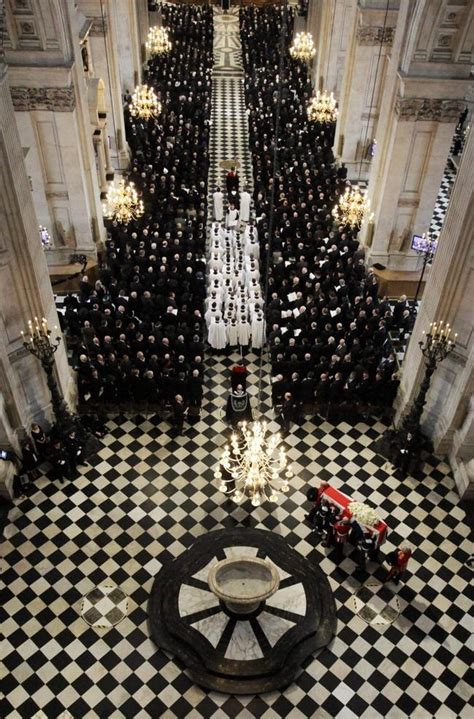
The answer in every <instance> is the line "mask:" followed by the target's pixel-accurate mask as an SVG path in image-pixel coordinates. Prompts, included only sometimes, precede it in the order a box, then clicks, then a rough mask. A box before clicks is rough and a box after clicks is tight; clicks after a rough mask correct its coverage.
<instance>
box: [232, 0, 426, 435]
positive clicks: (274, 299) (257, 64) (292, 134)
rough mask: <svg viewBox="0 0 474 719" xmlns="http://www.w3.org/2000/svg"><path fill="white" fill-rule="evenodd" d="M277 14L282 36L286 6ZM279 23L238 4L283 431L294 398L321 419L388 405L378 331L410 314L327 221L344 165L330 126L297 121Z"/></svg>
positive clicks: (389, 374) (385, 347)
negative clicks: (381, 294)
mask: <svg viewBox="0 0 474 719" xmlns="http://www.w3.org/2000/svg"><path fill="white" fill-rule="evenodd" d="M287 20H288V22H287V32H286V37H287V38H291V36H292V26H293V15H292V13H291V11H290V12H289V13H288V17H287ZM284 22H285V21H284V10H283V9H282V8H281V7H274V6H271V7H265V8H259V9H256V8H255V7H247V8H244V9H241V10H240V30H241V41H242V57H243V63H244V70H245V95H246V103H247V108H248V112H249V133H250V147H251V153H252V162H253V171H254V203H255V208H256V214H257V229H258V236H259V239H260V243H261V251H260V259H261V262H262V265H263V267H262V276H265V269H264V268H265V266H266V261H267V253H268V252H270V253H271V255H270V262H269V277H268V302H267V308H266V311H267V336H268V342H269V347H270V352H271V360H272V374H273V377H272V379H273V385H272V386H273V400H274V402H275V403H276V404H282V405H283V412H284V415H285V409H286V410H287V411H286V416H284V424H285V425H286V427H288V426H289V423H290V421H291V420H292V419H298V415H299V413H300V412H301V408H302V406H303V405H304V404H311V403H314V404H315V405H316V406H317V409H318V410H319V411H320V412H321V413H322V414H324V415H325V414H326V413H327V412H329V413H331V411H332V412H333V413H334V412H340V411H341V409H342V411H344V412H345V414H346V416H347V412H346V410H347V409H348V408H350V407H352V408H354V409H356V408H357V407H359V408H360V406H364V407H365V406H368V405H373V404H376V403H380V404H383V405H386V406H389V405H391V403H392V401H393V398H394V394H395V393H396V389H397V386H398V379H397V375H396V374H395V372H396V368H397V363H396V357H395V354H394V353H393V352H392V346H391V343H390V338H389V332H393V331H395V332H401V333H404V332H405V331H407V330H409V329H410V324H411V321H412V318H411V315H410V311H409V307H408V302H407V300H406V297H403V298H401V299H400V301H399V302H397V304H396V306H395V310H394V311H392V308H391V305H390V304H389V302H388V299H387V298H383V299H379V298H378V282H377V277H376V275H375V274H374V272H373V271H372V270H368V271H367V270H366V268H365V262H364V251H363V249H362V248H361V247H360V245H359V242H358V240H357V229H355V230H351V229H350V228H348V227H345V226H341V225H337V224H336V223H335V221H334V217H333V215H332V212H331V211H332V209H333V208H334V206H335V205H336V204H337V202H338V200H339V197H340V196H341V195H342V194H343V192H344V190H345V187H346V169H345V168H344V167H343V166H341V167H338V166H337V165H336V164H335V161H334V156H333V152H332V144H333V132H334V129H333V127H332V126H325V125H321V124H319V123H315V122H311V121H309V119H308V116H307V111H306V108H307V106H308V103H309V100H310V98H311V94H312V87H311V82H310V79H309V74H308V71H307V67H306V65H305V64H304V63H302V62H301V61H297V60H294V59H292V58H291V56H290V54H289V43H288V42H287V44H286V48H285V52H284V53H283V56H282V53H281V52H280V50H281V44H280V38H281V35H282V23H284ZM285 24H286V23H285ZM280 75H281V77H279V76H280ZM279 79H280V80H282V82H281V88H282V89H281V103H280V119H279V132H278V137H277V138H276V139H275V126H276V113H277V108H278V104H279V103H278V98H279ZM275 143H276V145H277V165H276V173H275V174H274V149H275ZM272 194H273V197H274V216H273V227H272V228H271V227H270V226H269V223H270V206H271V199H272ZM270 230H272V232H271V246H269V243H270Z"/></svg>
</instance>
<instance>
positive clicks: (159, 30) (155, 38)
mask: <svg viewBox="0 0 474 719" xmlns="http://www.w3.org/2000/svg"><path fill="white" fill-rule="evenodd" d="M146 49H147V50H148V52H149V53H150V55H166V53H167V52H169V51H170V50H171V41H170V39H169V37H168V31H167V30H166V29H165V28H164V27H159V26H158V25H154V26H153V27H151V28H150V30H149V32H148V39H147V42H146Z"/></svg>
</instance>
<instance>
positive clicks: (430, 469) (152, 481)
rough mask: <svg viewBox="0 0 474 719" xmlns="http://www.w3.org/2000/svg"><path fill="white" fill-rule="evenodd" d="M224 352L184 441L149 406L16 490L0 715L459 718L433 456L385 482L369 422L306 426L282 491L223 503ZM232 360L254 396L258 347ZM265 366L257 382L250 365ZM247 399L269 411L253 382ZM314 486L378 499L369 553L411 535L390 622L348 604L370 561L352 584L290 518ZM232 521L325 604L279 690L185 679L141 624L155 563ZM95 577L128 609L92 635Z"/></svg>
mask: <svg viewBox="0 0 474 719" xmlns="http://www.w3.org/2000/svg"><path fill="white" fill-rule="evenodd" d="M237 357H238V355H236V354H232V355H228V356H223V355H216V356H213V357H210V358H209V359H208V363H207V377H206V387H207V391H206V394H205V399H204V404H203V411H202V414H201V419H200V421H199V422H198V423H197V424H196V425H195V426H194V427H188V428H187V429H186V431H185V433H184V435H183V436H181V437H178V438H177V439H173V438H172V435H171V431H170V426H169V425H168V424H167V423H166V422H163V421H160V420H159V418H157V417H154V416H146V417H144V416H135V417H124V416H119V417H114V418H112V419H110V421H109V429H110V433H109V434H108V435H107V436H106V438H105V439H104V447H103V449H102V450H101V452H100V454H99V458H98V460H97V462H96V463H95V465H94V466H93V467H87V466H86V467H82V468H81V470H80V472H81V474H80V477H79V478H78V479H76V480H74V481H73V482H71V483H69V484H65V485H56V484H55V483H54V482H53V481H51V480H50V479H49V478H48V477H47V476H43V477H41V478H40V479H39V480H38V482H37V485H36V490H35V491H34V493H33V494H31V496H28V497H26V498H24V499H19V500H17V501H16V502H15V504H14V506H13V508H12V509H11V511H10V513H9V516H8V520H7V524H6V528H5V541H4V542H3V544H2V569H3V572H2V577H3V582H4V588H3V597H4V599H3V606H2V610H1V615H2V616H1V619H2V627H3V633H4V641H3V646H2V649H3V651H2V655H3V662H4V675H3V682H2V689H3V692H4V695H5V699H4V700H3V704H2V706H1V708H0V716H1V717H2V718H4V719H31V718H32V717H34V716H35V714H36V713H37V712H39V711H40V710H41V711H42V712H43V714H42V715H38V716H43V717H44V716H46V717H47V719H56V717H58V716H60V715H61V713H62V712H64V711H65V710H67V711H68V712H69V715H68V714H65V715H64V716H72V717H73V718H74V719H82V718H83V717H87V718H88V719H89V718H90V719H95V718H96V717H99V718H100V719H102V718H104V719H123V718H125V719H157V718H158V717H165V718H166V719H174V718H176V719H184V718H188V717H189V719H191V718H192V719H200V718H201V717H202V718H203V719H211V718H212V719H226V718H227V717H232V718H234V717H235V718H238V719H244V718H245V719H248V718H249V717H264V718H265V719H270V718H271V719H273V718H278V717H291V719H303V718H305V717H318V718H319V717H339V718H340V719H352V718H353V717H354V718H355V717H363V718H364V719H376V718H377V717H391V718H392V719H395V718H396V719H398V718H399V717H404V716H410V717H417V718H418V717H420V718H425V717H426V719H428V717H439V719H450V718H453V719H454V717H468V716H470V710H469V709H468V702H469V697H470V690H469V684H468V680H467V672H468V668H469V662H470V653H469V650H468V648H467V641H468V639H469V633H470V620H469V612H470V610H471V600H470V596H469V589H468V587H469V582H470V580H471V569H469V568H468V566H467V565H466V562H467V561H468V558H469V553H470V551H471V548H470V543H469V540H468V534H469V528H468V524H467V522H466V519H465V515H464V512H463V511H462V510H461V509H460V508H459V507H458V497H457V495H456V493H455V491H454V483H453V480H452V478H451V477H450V474H449V468H448V466H447V465H446V464H445V463H444V462H441V461H439V460H438V459H435V458H434V457H433V458H431V459H430V461H429V463H427V464H425V466H424V467H423V471H422V473H420V475H419V476H418V477H409V478H408V479H407V480H405V481H400V480H399V479H398V478H397V477H396V475H395V474H394V472H393V470H392V468H391V467H389V466H387V465H386V464H385V462H384V460H383V459H382V458H381V457H380V456H378V455H377V454H375V453H374V452H373V450H372V447H373V444H374V441H375V440H376V439H377V437H378V436H379V434H380V432H381V431H382V430H383V427H382V425H380V424H378V423H376V424H373V425H371V426H369V425H366V424H358V425H356V426H355V427H351V426H349V425H347V424H344V423H342V424H339V425H338V426H332V425H330V424H328V423H327V422H321V421H319V422H316V423H314V422H312V421H306V422H305V423H304V424H303V426H302V427H299V428H295V429H294V431H293V432H292V433H291V434H290V435H289V436H288V438H287V440H286V442H287V446H288V450H289V456H290V459H291V462H292V467H293V469H294V471H295V479H294V482H293V483H292V487H291V491H290V492H289V494H288V496H287V497H285V499H284V500H283V501H282V503H281V504H280V505H278V506H277V507H271V506H269V505H266V506H263V507H261V508H258V509H257V510H254V511H253V512H252V513H251V514H249V513H248V512H247V510H246V508H244V507H236V508H232V507H231V508H230V509H229V507H228V506H227V504H226V503H225V502H224V499H223V497H222V495H220V494H219V492H218V491H217V490H216V488H215V486H214V483H213V468H214V467H215V464H216V461H217V459H218V457H219V452H220V446H221V445H222V442H223V432H224V429H225V426H224V423H223V421H222V415H223V408H224V404H225V399H226V394H227V390H228V386H229V368H230V367H231V365H232V364H233V363H234V362H235V360H236V359H237ZM247 360H248V361H249V362H250V365H249V367H250V370H251V376H250V380H249V391H250V394H251V395H252V397H254V398H255V397H256V394H257V375H258V364H257V363H258V358H257V357H256V356H255V355H252V354H248V355H247ZM264 370H265V371H264V375H263V376H264V377H266V376H268V375H267V371H266V370H267V366H266V364H265V363H264ZM255 402H256V400H255V399H254V400H253V403H254V406H255ZM263 406H264V411H265V413H266V415H267V417H268V418H269V419H270V418H272V416H273V415H272V413H271V410H270V400H269V396H268V388H266V390H265V393H264V405H263ZM271 426H272V428H273V429H275V430H276V429H277V424H276V423H273V422H272V425H271ZM318 480H329V481H330V482H331V483H333V484H334V486H336V487H338V488H340V489H342V490H343V491H346V492H347V493H350V494H352V495H354V496H356V497H357V498H360V499H363V498H367V499H368V500H369V501H370V503H372V504H373V505H376V506H378V507H379V509H380V513H381V515H382V517H383V518H384V519H386V520H387V522H388V524H389V527H390V533H389V539H388V542H387V544H386V545H385V547H384V550H385V551H390V550H391V549H392V548H393V547H395V546H396V545H397V544H398V542H399V541H400V540H401V539H402V538H408V539H410V541H411V542H412V543H413V544H414V546H415V554H414V557H413V559H412V561H411V565H410V572H409V574H408V576H407V581H406V583H404V584H401V585H399V586H398V587H396V586H394V585H387V591H388V592H390V594H394V595H395V594H396V596H397V600H398V601H397V602H396V606H399V608H400V615H399V616H398V617H397V618H396V619H394V621H393V623H388V622H385V624H375V623H367V621H366V620H364V618H363V616H362V617H361V616H359V615H358V613H357V608H356V604H355V601H354V596H355V594H356V593H357V592H359V591H360V589H361V584H363V583H364V582H367V583H369V582H374V581H377V580H380V579H381V578H382V577H383V575H384V570H383V568H381V567H378V566H377V565H369V566H368V569H369V574H368V575H367V577H361V578H360V577H357V578H356V575H355V574H354V571H355V563H354V558H353V556H347V557H346V558H345V559H344V561H343V562H342V563H341V564H339V565H336V564H335V563H334V561H333V556H332V554H331V552H330V551H329V550H325V549H323V548H322V547H321V546H320V545H317V544H316V542H315V538H314V536H313V535H312V534H311V532H310V530H309V528H308V527H307V526H306V525H305V523H304V516H305V513H306V509H307V507H306V506H305V493H306V490H307V488H308V486H309V485H310V484H311V483H315V482H316V481H318ZM238 524H242V525H244V526H255V527H261V528H264V529H267V530H270V531H275V532H278V533H279V534H281V535H282V536H284V537H286V538H287V540H288V542H289V543H290V544H291V545H292V546H293V547H295V548H296V549H297V550H298V551H299V552H301V553H302V554H303V555H304V556H306V557H307V559H308V561H309V562H317V563H318V564H319V565H320V566H321V567H322V569H323V570H324V571H325V572H326V573H327V575H328V577H329V581H330V583H331V586H332V588H333V590H334V593H335V598H336V604H337V610H338V629H337V635H336V638H335V640H334V642H333V643H332V644H331V646H330V647H329V648H328V649H326V650H324V651H323V652H321V654H320V655H319V656H318V657H315V658H313V659H311V660H310V661H308V662H306V664H305V666H304V667H303V668H302V671H301V674H300V675H299V677H298V678H297V680H296V681H295V683H294V684H292V685H291V686H290V687H288V688H287V689H286V690H284V691H278V692H272V693H270V694H266V695H262V696H259V697H251V696H249V697H238V698H237V697H232V696H230V697H228V696H224V695H220V694H217V693H214V692H208V691H203V690H201V689H200V688H198V687H196V686H194V685H193V684H192V683H191V681H190V680H189V679H188V677H187V676H186V672H185V670H184V667H183V666H182V665H181V664H180V662H177V661H175V660H174V659H173V658H171V657H169V656H168V655H166V654H165V653H164V652H162V651H160V649H159V648H158V647H156V646H154V644H153V642H152V641H151V640H150V638H149V632H148V627H147V600H148V595H149V591H150V588H151V585H152V582H153V578H154V576H155V575H156V574H157V572H158V571H159V569H160V567H161V566H162V564H164V563H167V562H170V561H172V560H173V558H174V557H176V556H178V555H179V554H180V553H181V552H183V551H184V550H185V549H186V548H187V547H189V546H190V545H191V544H192V543H193V541H194V538H195V537H197V536H199V535H201V534H203V533H204V532H209V531H212V530H214V529H218V528H221V527H231V526H235V525H238ZM108 582H110V583H113V584H115V585H116V586H118V587H120V588H121V589H122V590H123V592H124V593H125V594H126V595H127V596H128V598H129V601H128V615H127V616H126V617H125V618H124V619H123V620H122V621H121V622H120V623H119V624H118V625H117V626H115V627H112V628H111V629H109V630H108V631H105V632H104V630H96V629H94V628H92V627H90V626H88V625H87V624H86V622H85V621H84V619H83V618H82V617H81V616H80V612H81V606H82V600H83V597H84V596H85V595H86V594H88V593H89V592H90V591H91V590H93V589H94V587H97V586H99V585H101V584H104V583H108ZM385 601H387V604H389V603H390V601H389V600H385ZM392 603H393V602H392ZM359 609H360V607H359Z"/></svg>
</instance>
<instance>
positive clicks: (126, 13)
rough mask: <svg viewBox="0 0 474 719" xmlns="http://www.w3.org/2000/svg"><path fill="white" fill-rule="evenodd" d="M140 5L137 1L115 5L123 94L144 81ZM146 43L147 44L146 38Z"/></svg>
mask: <svg viewBox="0 0 474 719" xmlns="http://www.w3.org/2000/svg"><path fill="white" fill-rule="evenodd" d="M140 4H141V3H137V2H136V1H135V0H115V2H114V5H113V9H114V13H115V16H116V24H117V39H118V50H119V62H120V78H121V83H122V92H125V90H128V91H129V92H133V88H134V87H135V85H138V84H139V83H141V80H142V64H143V61H142V42H141V36H140V34H141V32H142V28H141V26H140V21H141V20H142V18H141V16H139V5H140ZM147 15H148V13H147ZM144 42H146V36H145V40H144Z"/></svg>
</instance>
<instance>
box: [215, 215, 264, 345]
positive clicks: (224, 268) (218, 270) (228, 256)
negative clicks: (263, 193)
mask: <svg viewBox="0 0 474 719" xmlns="http://www.w3.org/2000/svg"><path fill="white" fill-rule="evenodd" d="M230 209H231V210H233V209H235V208H233V207H232V205H231V207H230ZM235 212H237V211H235ZM228 216H229V212H228V213H227V216H226V228H223V227H222V225H221V224H220V223H219V222H217V221H216V222H214V223H213V225H212V227H211V234H210V242H209V262H208V267H209V274H208V288H207V299H206V303H205V308H206V311H205V320H206V324H207V328H208V341H209V344H210V345H211V347H213V348H214V349H217V350H220V349H224V347H226V346H230V347H236V346H238V345H241V346H243V347H247V346H249V345H251V346H252V347H253V348H254V349H260V348H261V347H263V345H264V343H265V317H264V302H263V296H262V290H261V287H260V271H259V263H258V257H259V245H258V237H257V232H256V230H255V228H254V227H253V225H250V224H247V225H246V226H245V229H244V230H243V232H239V231H237V229H235V227H236V226H235V225H234V226H231V227H230V228H229V227H228ZM231 222H232V220H231Z"/></svg>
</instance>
